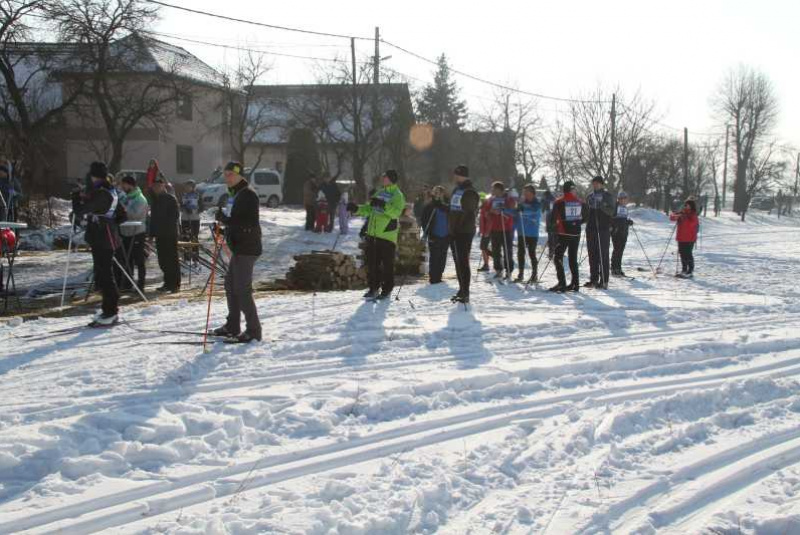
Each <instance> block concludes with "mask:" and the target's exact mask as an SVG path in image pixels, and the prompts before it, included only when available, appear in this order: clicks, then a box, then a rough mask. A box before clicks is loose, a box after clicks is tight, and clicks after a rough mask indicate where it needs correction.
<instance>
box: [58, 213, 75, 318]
mask: <svg viewBox="0 0 800 535" xmlns="http://www.w3.org/2000/svg"><path fill="white" fill-rule="evenodd" d="M69 219H70V220H69V224H70V227H69V242H68V243H67V266H66V267H65V268H64V284H63V285H62V286H61V308H64V299H65V297H66V295H67V277H68V276H69V255H70V253H71V252H72V235H73V234H74V232H75V214H74V213H73V214H72V217H70V218H69Z"/></svg>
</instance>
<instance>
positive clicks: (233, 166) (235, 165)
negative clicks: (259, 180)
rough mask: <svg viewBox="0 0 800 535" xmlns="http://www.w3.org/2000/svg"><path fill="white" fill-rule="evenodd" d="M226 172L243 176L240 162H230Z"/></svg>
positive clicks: (226, 166)
mask: <svg viewBox="0 0 800 535" xmlns="http://www.w3.org/2000/svg"><path fill="white" fill-rule="evenodd" d="M224 170H225V171H233V172H234V173H236V174H237V175H241V174H242V164H240V163H239V162H236V161H231V162H228V163H227V164H226V165H225V169H224Z"/></svg>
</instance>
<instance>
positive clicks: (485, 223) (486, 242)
mask: <svg viewBox="0 0 800 535" xmlns="http://www.w3.org/2000/svg"><path fill="white" fill-rule="evenodd" d="M486 198H487V197H486V194H485V193H481V194H480V199H481V209H480V215H479V216H478V232H479V233H480V236H481V243H480V248H481V259H482V260H483V264H482V265H481V267H479V268H478V271H489V257H490V255H491V254H492V230H491V229H492V227H491V222H490V220H489V206H490V205H489V204H487V203H486Z"/></svg>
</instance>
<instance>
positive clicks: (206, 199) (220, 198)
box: [197, 167, 283, 208]
mask: <svg viewBox="0 0 800 535" xmlns="http://www.w3.org/2000/svg"><path fill="white" fill-rule="evenodd" d="M244 176H246V177H249V178H248V180H249V182H250V185H251V186H252V187H253V189H255V190H256V193H258V198H259V200H260V201H261V204H266V205H267V206H268V207H270V208H275V207H277V206H278V205H279V204H281V202H282V201H283V175H281V174H280V173H279V172H278V171H276V170H275V169H266V168H263V169H256V170H252V169H250V168H247V167H246V168H245V170H244ZM197 191H198V192H200V195H202V197H203V205H205V206H223V205H224V204H225V203H227V202H228V188H227V187H226V186H225V177H224V176H223V174H222V173H221V172H216V171H215V172H214V173H213V174H212V175H211V178H209V179H208V181H207V182H204V183H202V184H200V185H198V186H197Z"/></svg>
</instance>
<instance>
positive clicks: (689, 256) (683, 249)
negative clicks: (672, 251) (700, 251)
mask: <svg viewBox="0 0 800 535" xmlns="http://www.w3.org/2000/svg"><path fill="white" fill-rule="evenodd" d="M693 251H694V242H693V241H681V242H678V253H679V254H680V256H681V267H682V268H683V269H682V272H683V273H694V253H693Z"/></svg>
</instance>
